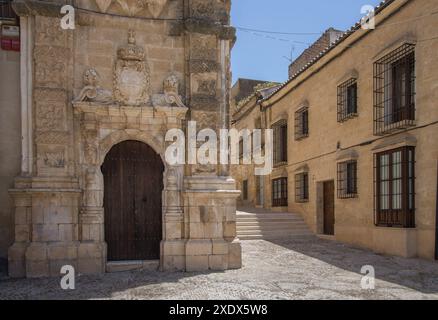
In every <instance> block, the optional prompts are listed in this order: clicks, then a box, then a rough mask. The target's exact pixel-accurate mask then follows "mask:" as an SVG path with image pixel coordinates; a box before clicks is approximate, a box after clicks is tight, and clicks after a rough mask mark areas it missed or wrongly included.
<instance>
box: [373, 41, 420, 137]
mask: <svg viewBox="0 0 438 320" xmlns="http://www.w3.org/2000/svg"><path fill="white" fill-rule="evenodd" d="M413 125H415V46H414V45H412V44H405V45H403V46H401V47H400V48H398V49H397V50H395V51H393V52H391V53H390V54H388V55H387V56H385V57H383V58H382V59H380V60H379V61H377V62H376V63H375V64H374V133H375V134H386V133H390V132H392V131H394V130H397V129H404V128H406V127H409V126H413Z"/></svg>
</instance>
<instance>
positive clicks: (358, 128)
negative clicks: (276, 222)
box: [236, 0, 438, 259]
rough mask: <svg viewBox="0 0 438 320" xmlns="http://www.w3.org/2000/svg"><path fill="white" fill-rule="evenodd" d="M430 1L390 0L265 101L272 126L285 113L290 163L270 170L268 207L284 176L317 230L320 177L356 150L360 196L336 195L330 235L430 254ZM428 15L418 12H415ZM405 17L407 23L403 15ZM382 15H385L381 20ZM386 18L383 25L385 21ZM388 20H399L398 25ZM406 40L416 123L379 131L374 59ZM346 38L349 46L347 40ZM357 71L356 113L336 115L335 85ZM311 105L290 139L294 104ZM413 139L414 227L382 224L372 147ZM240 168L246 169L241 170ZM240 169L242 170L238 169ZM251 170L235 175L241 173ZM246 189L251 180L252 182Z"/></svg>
mask: <svg viewBox="0 0 438 320" xmlns="http://www.w3.org/2000/svg"><path fill="white" fill-rule="evenodd" d="M435 7H436V6H435V3H434V2H433V1H428V0H414V1H408V2H406V1H394V2H393V3H392V4H390V5H389V6H388V7H387V8H386V9H384V10H383V11H381V12H380V13H379V15H377V17H376V19H377V23H378V24H377V29H376V30H375V31H370V32H366V31H364V30H358V31H356V32H354V33H353V34H352V35H350V36H349V38H347V39H346V40H345V41H343V42H342V43H341V44H340V45H339V46H337V47H336V48H334V49H332V50H331V51H330V52H329V53H327V54H326V55H325V56H323V57H322V58H321V59H320V60H319V61H318V62H316V63H314V64H313V65H312V66H310V67H309V68H308V69H307V70H306V71H304V72H302V73H301V74H299V75H298V76H297V77H296V78H294V79H293V80H291V81H289V82H288V83H287V84H285V85H284V88H283V89H282V90H280V91H279V92H278V93H277V94H275V95H273V96H272V97H271V98H270V99H268V100H267V101H265V102H263V103H262V105H263V110H264V112H263V114H264V115H265V116H266V119H267V120H266V121H267V124H268V125H269V126H270V125H272V124H274V123H275V122H276V121H277V120H279V119H286V120H287V121H288V164H287V165H285V166H282V167H279V168H276V169H274V171H273V173H272V175H271V176H269V177H267V179H268V183H267V184H266V193H265V195H266V207H267V208H269V209H271V204H272V200H271V186H272V179H274V178H275V177H278V176H287V177H288V202H289V205H288V210H289V211H291V212H297V213H301V214H302V215H303V217H304V218H305V220H306V222H307V224H308V225H309V226H310V227H311V228H312V230H313V231H314V232H315V233H317V234H322V233H323V231H322V222H323V209H322V206H323V193H322V183H323V182H324V181H331V180H334V181H335V185H336V183H337V162H339V161H340V160H339V159H341V158H342V157H343V156H342V152H343V150H344V151H347V152H348V151H349V152H354V153H355V154H356V155H357V161H358V162H357V163H358V177H357V179H358V196H357V197H355V198H352V199H338V198H337V197H336V199H335V237H334V239H336V240H339V241H343V242H346V243H350V244H354V245H357V246H360V247H365V248H370V249H372V250H375V251H376V252H379V253H384V254H393V255H399V256H405V257H413V256H418V257H422V258H426V259H433V258H434V250H435V232H436V230H435V215H436V205H437V204H436V192H437V181H436V177H437V159H438V140H437V139H434V137H435V136H436V133H437V126H436V123H435V124H434V121H437V120H438V113H437V108H436V107H435V101H436V99H437V90H436V83H437V81H438V78H437V75H438V64H437V62H436V59H435V56H434V54H433V52H435V51H436V50H437V49H438V42H437V41H436V39H435V40H434V36H435V34H434V31H433V30H434V26H435V27H436V26H437V20H436V19H434V18H433V16H428V14H429V13H430V12H431V11H433V10H434V8H435ZM418 16H425V18H422V19H416V18H415V17H418ZM406 21H409V23H406ZM379 23H382V25H380V27H379ZM385 24H388V26H385ZM389 25H396V26H397V28H393V27H390V26H389ZM403 43H413V44H415V58H416V63H415V68H416V98H415V99H416V123H415V124H416V126H415V127H413V128H411V129H412V130H407V132H405V131H404V130H400V131H398V132H397V131H396V132H393V133H392V135H391V134H390V135H386V136H385V135H383V136H376V135H374V132H373V127H374V122H373V121H374V114H373V112H374V110H373V106H374V101H373V97H374V95H373V64H374V62H375V61H377V60H378V59H379V57H382V56H384V55H385V54H387V53H389V52H391V51H392V50H395V49H397V48H398V47H400V46H401V45H402V44H403ZM350 46H351V47H350ZM351 77H355V78H356V79H357V84H358V116H357V117H355V118H352V119H349V120H348V121H345V122H342V123H340V122H338V121H337V87H338V86H339V85H340V84H342V83H343V82H345V81H346V80H348V79H350V78H351ZM303 105H308V107H309V137H308V138H306V139H302V140H299V141H296V140H295V139H294V127H295V111H297V110H298V109H300V108H301V107H302V106H303ZM259 116H260V115H258V114H250V115H248V119H243V120H242V121H241V124H240V123H237V124H236V126H243V125H247V124H245V122H246V123H248V122H249V123H251V122H252V121H254V118H255V117H259ZM409 145H415V147H416V151H415V153H416V164H415V170H416V183H415V188H416V213H415V216H416V228H413V229H402V228H381V227H376V226H375V224H374V209H373V206H374V180H373V179H374V174H373V172H374V162H373V161H374V154H375V153H377V152H379V151H384V150H388V149H395V148H397V147H400V146H409ZM304 166H305V167H306V170H308V173H309V196H310V197H309V201H308V202H306V203H297V202H295V181H294V180H295V175H296V174H297V173H298V172H300V171H302V170H303V168H304ZM241 172H244V170H241ZM238 177H239V176H238ZM248 177H250V176H242V177H239V179H238V180H239V181H238V182H239V183H241V180H242V179H247V178H248ZM250 190H251V187H250Z"/></svg>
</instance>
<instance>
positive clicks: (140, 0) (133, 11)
mask: <svg viewBox="0 0 438 320" xmlns="http://www.w3.org/2000/svg"><path fill="white" fill-rule="evenodd" d="M95 2H96V5H97V7H98V9H99V10H100V12H103V13H106V12H107V11H108V9H109V8H110V6H111V5H112V4H114V5H117V6H118V7H119V8H121V9H122V11H123V13H124V14H127V15H129V16H135V15H137V14H139V13H140V12H141V11H143V10H145V9H148V10H149V12H150V13H151V14H152V16H153V17H154V18H158V17H159V16H160V15H161V13H162V12H163V9H164V7H165V6H166V4H167V0H95Z"/></svg>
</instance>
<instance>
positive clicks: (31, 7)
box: [12, 0, 63, 17]
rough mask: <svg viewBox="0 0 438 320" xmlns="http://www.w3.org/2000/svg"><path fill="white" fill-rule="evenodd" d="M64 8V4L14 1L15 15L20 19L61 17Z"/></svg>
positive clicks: (26, 0) (29, 0)
mask: <svg viewBox="0 0 438 320" xmlns="http://www.w3.org/2000/svg"><path fill="white" fill-rule="evenodd" d="M62 6H63V4H59V3H53V2H47V1H37V0H14V1H13V2H12V7H13V9H14V11H15V13H16V14H17V15H18V16H20V17H26V16H47V17H61V7H62Z"/></svg>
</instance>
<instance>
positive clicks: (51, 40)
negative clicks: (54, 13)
mask: <svg viewBox="0 0 438 320" xmlns="http://www.w3.org/2000/svg"><path fill="white" fill-rule="evenodd" d="M35 24H36V29H37V30H38V32H37V33H36V34H35V42H36V44H37V45H41V44H44V45H50V46H58V47H64V46H65V45H66V40H67V35H68V33H67V32H64V31H63V30H62V29H61V24H60V23H59V19H56V18H48V17H42V16H37V17H36V19H35Z"/></svg>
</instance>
